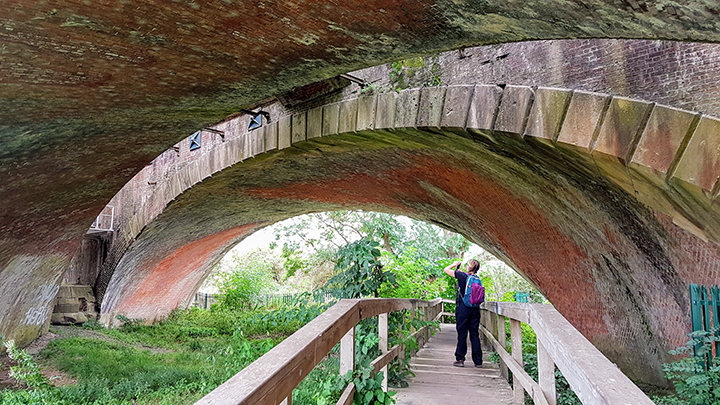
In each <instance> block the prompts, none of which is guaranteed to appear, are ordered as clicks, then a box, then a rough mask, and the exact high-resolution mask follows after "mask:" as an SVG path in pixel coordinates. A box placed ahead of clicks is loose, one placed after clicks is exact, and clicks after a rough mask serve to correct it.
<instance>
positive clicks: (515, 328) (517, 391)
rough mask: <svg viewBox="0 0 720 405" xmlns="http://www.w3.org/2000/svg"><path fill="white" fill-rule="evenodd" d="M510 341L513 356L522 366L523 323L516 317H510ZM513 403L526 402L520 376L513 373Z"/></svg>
mask: <svg viewBox="0 0 720 405" xmlns="http://www.w3.org/2000/svg"><path fill="white" fill-rule="evenodd" d="M510 341H511V343H512V357H513V359H515V360H516V361H517V362H518V363H519V364H520V366H522V365H523V364H524V363H523V358H522V323H521V322H520V321H518V320H515V319H510ZM513 394H514V395H513V398H514V401H513V403H514V404H515V405H524V404H525V390H524V389H523V387H522V384H521V383H520V380H519V379H518V377H516V376H515V375H514V374H513Z"/></svg>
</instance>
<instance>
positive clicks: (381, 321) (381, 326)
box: [378, 313, 388, 392]
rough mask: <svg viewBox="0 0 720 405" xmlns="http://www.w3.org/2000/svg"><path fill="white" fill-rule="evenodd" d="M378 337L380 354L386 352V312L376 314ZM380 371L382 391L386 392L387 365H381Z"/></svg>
mask: <svg viewBox="0 0 720 405" xmlns="http://www.w3.org/2000/svg"><path fill="white" fill-rule="evenodd" d="M378 338H380V342H379V343H378V345H379V346H380V352H382V354H385V353H387V352H388V314H387V313H385V314H380V315H378ZM380 371H382V373H383V382H382V389H383V391H385V392H387V390H388V366H387V365H386V366H385V367H383V368H382V369H381V370H380Z"/></svg>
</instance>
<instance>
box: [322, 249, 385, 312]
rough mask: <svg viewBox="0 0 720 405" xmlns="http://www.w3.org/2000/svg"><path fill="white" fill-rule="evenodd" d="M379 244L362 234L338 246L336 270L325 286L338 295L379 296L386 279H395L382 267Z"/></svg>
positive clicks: (347, 296) (348, 296) (350, 296)
mask: <svg viewBox="0 0 720 405" xmlns="http://www.w3.org/2000/svg"><path fill="white" fill-rule="evenodd" d="M379 245H380V244H379V243H377V242H375V241H373V240H371V239H369V238H363V239H360V240H358V241H356V242H352V243H349V244H347V245H346V246H344V247H342V248H341V249H340V250H338V261H337V265H336V266H335V270H336V271H339V273H338V274H337V275H335V276H334V277H333V278H331V279H330V280H329V281H328V282H327V284H326V285H325V288H326V289H327V290H328V291H330V292H331V293H333V294H334V295H335V296H336V297H338V298H361V297H367V296H372V297H378V296H379V290H380V287H381V286H382V284H383V283H390V284H394V283H395V276H394V275H393V274H392V273H390V272H389V271H383V266H382V263H380V260H379V258H380V256H381V254H380V250H379V249H378V248H377V247H378V246H379Z"/></svg>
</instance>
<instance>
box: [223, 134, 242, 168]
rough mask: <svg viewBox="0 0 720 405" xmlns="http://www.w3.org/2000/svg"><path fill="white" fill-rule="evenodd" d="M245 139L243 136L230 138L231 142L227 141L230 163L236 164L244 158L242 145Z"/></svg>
mask: <svg viewBox="0 0 720 405" xmlns="http://www.w3.org/2000/svg"><path fill="white" fill-rule="evenodd" d="M244 141H245V137H244V136H241V137H238V138H235V139H232V140H230V142H228V143H227V146H226V148H227V149H228V152H229V154H228V160H229V163H230V165H234V164H235V163H237V162H239V161H241V160H242V158H243V156H242V146H243V143H244Z"/></svg>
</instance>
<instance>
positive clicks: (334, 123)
mask: <svg viewBox="0 0 720 405" xmlns="http://www.w3.org/2000/svg"><path fill="white" fill-rule="evenodd" d="M339 120H340V103H334V104H328V105H326V106H325V107H323V125H322V136H328V135H335V134H337V133H338V122H339Z"/></svg>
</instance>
